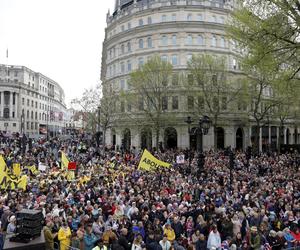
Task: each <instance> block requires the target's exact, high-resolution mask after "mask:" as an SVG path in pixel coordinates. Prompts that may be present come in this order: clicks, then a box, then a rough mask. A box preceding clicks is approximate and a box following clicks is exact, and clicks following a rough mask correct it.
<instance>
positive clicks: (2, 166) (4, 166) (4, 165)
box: [0, 155, 7, 173]
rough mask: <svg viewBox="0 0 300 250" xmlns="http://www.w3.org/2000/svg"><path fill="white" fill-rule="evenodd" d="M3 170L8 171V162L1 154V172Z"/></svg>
mask: <svg viewBox="0 0 300 250" xmlns="http://www.w3.org/2000/svg"><path fill="white" fill-rule="evenodd" d="M3 172H5V173H6V172H7V167H6V163H5V161H4V159H3V156H2V155H1V156H0V173H3Z"/></svg>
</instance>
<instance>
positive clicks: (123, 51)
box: [121, 44, 125, 54]
mask: <svg viewBox="0 0 300 250" xmlns="http://www.w3.org/2000/svg"><path fill="white" fill-rule="evenodd" d="M124 53H125V46H124V44H122V45H121V54H124Z"/></svg>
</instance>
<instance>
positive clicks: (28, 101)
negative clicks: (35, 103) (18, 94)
mask: <svg viewBox="0 0 300 250" xmlns="http://www.w3.org/2000/svg"><path fill="white" fill-rule="evenodd" d="M29 105H30V100H29V99H27V107H29Z"/></svg>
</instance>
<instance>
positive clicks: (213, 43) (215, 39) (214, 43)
mask: <svg viewBox="0 0 300 250" xmlns="http://www.w3.org/2000/svg"><path fill="white" fill-rule="evenodd" d="M211 46H213V47H216V46H217V38H216V36H213V37H212V38H211Z"/></svg>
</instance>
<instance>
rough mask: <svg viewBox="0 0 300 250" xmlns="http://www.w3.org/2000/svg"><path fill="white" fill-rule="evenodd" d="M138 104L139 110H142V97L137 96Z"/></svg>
mask: <svg viewBox="0 0 300 250" xmlns="http://www.w3.org/2000/svg"><path fill="white" fill-rule="evenodd" d="M138 105H139V111H142V110H144V99H143V98H139V100H138Z"/></svg>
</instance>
